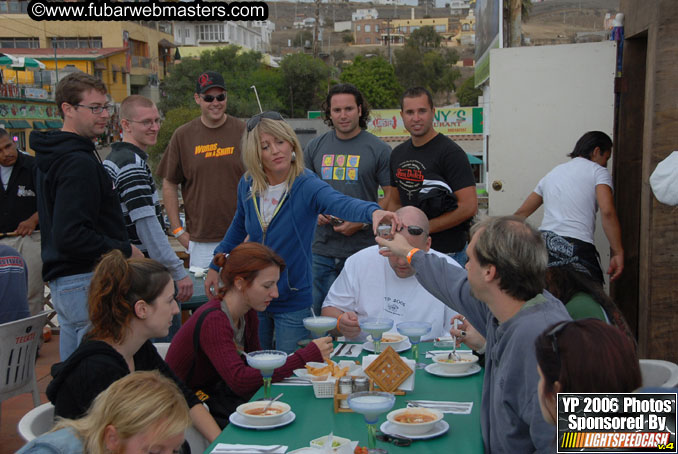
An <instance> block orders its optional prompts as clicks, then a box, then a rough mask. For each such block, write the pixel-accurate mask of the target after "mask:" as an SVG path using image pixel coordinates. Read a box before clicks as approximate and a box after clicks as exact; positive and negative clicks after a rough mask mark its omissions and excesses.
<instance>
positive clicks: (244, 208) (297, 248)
mask: <svg viewBox="0 0 678 454" xmlns="http://www.w3.org/2000/svg"><path fill="white" fill-rule="evenodd" d="M251 185H252V179H251V178H246V177H245V176H243V177H242V178H241V179H240V183H238V207H237V210H236V212H235V217H234V218H233V222H232V223H231V226H230V227H229V229H228V231H227V232H226V235H225V236H224V239H223V240H221V243H219V245H218V246H217V248H216V249H215V250H214V253H215V254H217V253H219V252H224V253H228V252H230V251H231V250H232V249H233V248H234V247H236V246H237V245H239V244H240V243H242V242H243V241H244V240H245V237H246V236H247V235H249V236H250V238H249V241H256V242H258V243H263V244H265V245H266V246H268V247H270V248H271V249H273V250H274V251H275V252H276V253H278V254H279V255H280V256H281V257H282V258H283V259H284V260H285V263H286V264H287V266H286V268H285V271H283V272H282V273H281V275H280V280H279V281H278V293H279V296H278V298H276V299H275V300H273V301H272V302H271V304H270V305H269V306H268V309H267V311H268V312H275V313H281V312H294V311H299V310H302V309H304V308H307V307H310V306H311V304H312V303H313V298H312V283H313V275H312V273H311V245H312V243H313V237H314V234H315V226H316V224H317V221H318V214H320V213H323V214H331V215H334V216H336V217H338V218H341V219H346V220H348V221H353V222H367V223H371V222H372V213H374V211H375V210H379V209H381V208H380V207H379V205H377V204H376V203H374V202H365V201H363V200H358V199H354V198H352V197H349V196H346V195H344V194H342V193H341V192H338V191H335V190H334V189H332V187H331V186H330V185H328V184H327V183H325V182H324V181H322V180H321V179H320V178H318V176H317V175H316V174H314V173H313V172H311V171H310V170H308V169H305V170H304V173H302V174H301V175H299V176H298V177H297V178H296V179H295V180H294V183H292V187H291V189H290V192H289V194H288V196H287V197H286V198H285V200H284V201H283V204H282V205H281V207H280V210H278V213H277V214H276V215H275V217H274V218H273V220H272V221H271V223H270V225H269V226H268V230H267V232H266V236H265V238H264V234H263V230H262V228H261V224H260V223H259V218H258V217H257V212H256V210H255V209H254V203H253V201H252V197H251V196H250V191H251ZM259 205H260V206H261V204H259ZM210 267H211V268H212V269H214V270H215V271H219V268H218V267H217V266H216V265H215V264H214V263H212V264H211V265H210Z"/></svg>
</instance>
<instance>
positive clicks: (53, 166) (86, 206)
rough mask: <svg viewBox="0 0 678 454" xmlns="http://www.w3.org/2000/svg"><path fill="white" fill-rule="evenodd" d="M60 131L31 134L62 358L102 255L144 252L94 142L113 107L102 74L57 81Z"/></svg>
mask: <svg viewBox="0 0 678 454" xmlns="http://www.w3.org/2000/svg"><path fill="white" fill-rule="evenodd" d="M55 101H56V105H57V107H58V109H59V113H60V114H61V117H62V118H63V119H64V125H63V127H62V128H61V131H47V132H39V131H33V132H31V135H30V141H31V148H33V149H34V150H35V158H36V159H35V163H36V167H37V170H36V189H37V195H38V214H39V216H40V229H41V233H42V262H43V266H42V277H43V279H44V280H45V282H48V283H49V288H50V290H51V294H52V303H53V304H54V308H55V309H56V311H57V315H58V320H59V326H60V330H61V333H60V336H59V352H60V355H61V360H62V361H64V360H66V358H68V357H69V356H70V354H71V353H72V352H73V351H74V350H75V349H76V347H77V346H78V344H79V343H80V340H81V339H82V337H83V335H84V334H85V333H86V332H87V330H88V328H89V316H88V309H87V292H88V289H89V283H90V280H91V278H92V270H93V269H94V266H95V265H96V263H97V262H98V261H99V259H100V258H101V256H102V255H103V254H105V253H106V252H108V251H110V250H112V249H119V250H121V251H122V253H123V254H124V255H126V256H135V257H143V254H142V253H141V252H140V251H139V249H137V248H136V247H135V246H133V245H131V244H130V242H129V238H128V236H127V231H126V229H125V221H124V219H123V215H122V211H121V210H120V202H119V200H118V195H117V194H116V192H115V190H114V188H113V185H112V184H111V179H110V178H109V176H108V174H107V173H106V169H104V167H103V165H102V164H101V159H100V158H99V155H98V154H97V153H96V150H95V148H94V142H93V140H94V138H96V137H98V136H99V135H101V133H103V131H104V130H105V129H106V125H107V123H108V120H109V117H110V114H111V112H113V106H112V105H110V104H108V98H107V96H106V86H105V85H104V84H103V82H101V80H99V79H97V78H95V77H93V76H90V75H88V74H85V73H81V72H77V73H73V74H69V75H68V76H66V77H64V78H63V79H62V80H61V81H59V83H58V84H57V87H56V93H55Z"/></svg>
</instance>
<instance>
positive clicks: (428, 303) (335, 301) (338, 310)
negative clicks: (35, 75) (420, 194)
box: [322, 206, 459, 340]
mask: <svg viewBox="0 0 678 454" xmlns="http://www.w3.org/2000/svg"><path fill="white" fill-rule="evenodd" d="M396 214H397V215H398V216H399V217H400V219H401V221H402V223H403V226H404V227H403V229H402V230H401V231H400V235H402V236H403V237H404V238H405V239H406V240H407V243H408V244H409V245H410V247H411V248H419V249H421V250H424V251H427V252H430V253H431V254H433V255H436V256H438V257H440V258H441V260H445V261H447V262H448V263H449V265H450V266H454V267H458V268H459V265H458V264H457V263H456V262H455V261H454V260H452V259H451V258H449V257H448V256H446V255H445V254H441V253H440V252H437V251H434V250H433V249H431V237H430V236H429V233H428V232H429V230H428V229H429V224H428V219H427V218H426V215H425V214H424V212H423V211H421V210H420V209H419V208H416V207H411V206H410V207H403V208H401V209H399V210H398V211H397V212H396ZM378 251H379V249H378V246H376V245H375V246H370V247H368V248H365V249H363V250H361V251H359V252H357V253H355V254H353V255H352V256H350V257H349V258H348V259H346V264H345V265H344V268H343V270H342V271H341V273H340V274H339V277H337V279H336V280H335V281H334V283H333V284H332V287H330V290H329V292H328V293H327V297H326V298H325V302H324V303H323V308H322V315H326V316H330V317H335V318H337V319H338V322H337V330H338V331H339V332H340V333H341V334H342V335H344V336H346V337H347V338H348V339H350V340H364V338H365V334H364V333H361V330H360V325H359V322H358V320H359V319H360V318H364V317H377V316H379V317H388V318H391V319H393V321H394V323H393V329H392V330H391V331H392V332H396V325H397V324H398V323H400V322H405V321H412V320H416V321H428V322H431V324H432V325H433V329H432V330H431V332H430V333H428V334H427V335H426V336H424V337H423V338H422V340H432V339H435V338H436V337H443V336H446V335H449V331H450V328H451V320H452V317H454V316H455V315H456V314H457V313H456V312H455V311H453V310H452V309H450V308H448V307H447V306H445V305H444V304H443V303H442V302H441V301H440V300H438V299H436V297H434V296H433V295H432V294H430V293H429V292H428V291H426V289H424V287H422V286H421V285H420V284H419V282H417V279H416V278H415V277H414V269H413V268H412V267H411V266H410V264H409V263H408V262H407V260H406V259H404V258H402V257H396V256H392V257H388V258H386V257H383V256H381V255H379V252H378Z"/></svg>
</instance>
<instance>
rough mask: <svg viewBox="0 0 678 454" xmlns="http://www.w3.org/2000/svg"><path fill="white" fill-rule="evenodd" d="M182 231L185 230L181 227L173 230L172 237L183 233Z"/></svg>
mask: <svg viewBox="0 0 678 454" xmlns="http://www.w3.org/2000/svg"><path fill="white" fill-rule="evenodd" d="M182 230H184V228H183V227H181V226H179V227H177V228H176V229H174V230H172V235H176V234H177V233H179V232H181V231H182Z"/></svg>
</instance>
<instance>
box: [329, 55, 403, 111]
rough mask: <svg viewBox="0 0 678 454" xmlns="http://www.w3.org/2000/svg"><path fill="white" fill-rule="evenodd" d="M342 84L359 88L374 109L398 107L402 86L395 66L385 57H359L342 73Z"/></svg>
mask: <svg viewBox="0 0 678 454" xmlns="http://www.w3.org/2000/svg"><path fill="white" fill-rule="evenodd" d="M339 79H340V80H341V81H342V82H346V83H351V84H353V85H355V86H356V87H358V89H359V90H360V91H361V92H362V94H363V95H364V96H365V98H366V99H367V102H368V103H369V104H370V106H371V107H372V108H374V109H391V108H395V107H398V102H399V99H400V95H401V93H402V92H403V88H402V86H401V85H400V84H399V83H398V80H397V79H396V76H395V72H394V71H393V66H391V65H390V64H389V63H388V61H387V60H386V59H385V58H384V57H381V56H379V57H370V58H365V57H361V56H357V57H356V58H355V60H353V63H352V64H351V65H349V66H347V67H346V68H344V71H343V72H342V73H341V76H340V78H339Z"/></svg>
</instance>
